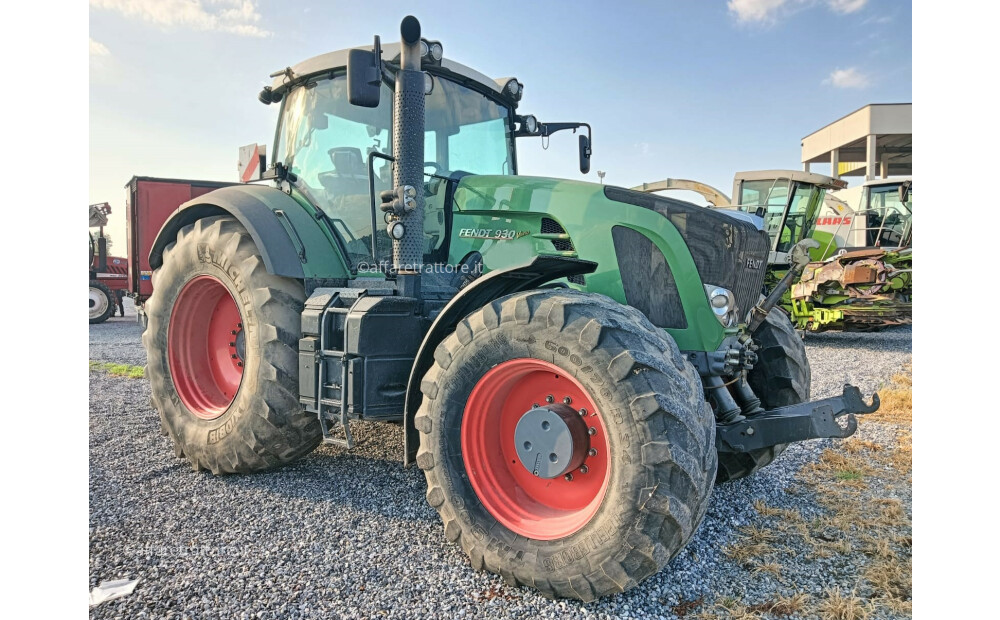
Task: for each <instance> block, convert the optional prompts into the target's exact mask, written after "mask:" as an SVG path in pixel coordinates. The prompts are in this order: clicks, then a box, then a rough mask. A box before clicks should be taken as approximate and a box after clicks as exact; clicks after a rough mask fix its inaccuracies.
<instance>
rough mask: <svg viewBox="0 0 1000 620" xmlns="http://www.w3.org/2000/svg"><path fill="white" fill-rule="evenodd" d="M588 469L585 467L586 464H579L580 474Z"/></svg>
mask: <svg viewBox="0 0 1000 620" xmlns="http://www.w3.org/2000/svg"><path fill="white" fill-rule="evenodd" d="M588 471H590V468H589V467H587V466H586V465H580V473H581V474H585V473H587V472H588Z"/></svg>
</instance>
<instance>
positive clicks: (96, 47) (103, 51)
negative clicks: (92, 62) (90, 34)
mask: <svg viewBox="0 0 1000 620" xmlns="http://www.w3.org/2000/svg"><path fill="white" fill-rule="evenodd" d="M90 55H91V56H110V55H111V52H109V51H108V48H107V47H105V45H104V44H103V43H98V42H97V41H95V40H93V39H90Z"/></svg>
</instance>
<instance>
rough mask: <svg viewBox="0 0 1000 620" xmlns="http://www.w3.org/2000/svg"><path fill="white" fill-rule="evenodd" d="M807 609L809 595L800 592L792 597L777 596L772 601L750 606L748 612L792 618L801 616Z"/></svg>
mask: <svg viewBox="0 0 1000 620" xmlns="http://www.w3.org/2000/svg"><path fill="white" fill-rule="evenodd" d="M808 608H809V595H808V594H802V593H801V592H800V593H798V594H793V595H792V596H778V597H776V598H775V599H774V600H771V601H766V602H763V603H758V604H756V605H751V606H750V607H749V608H748V610H749V611H751V612H757V613H762V614H771V615H774V616H792V615H797V614H801V613H803V612H805V611H806V610H807V609H808Z"/></svg>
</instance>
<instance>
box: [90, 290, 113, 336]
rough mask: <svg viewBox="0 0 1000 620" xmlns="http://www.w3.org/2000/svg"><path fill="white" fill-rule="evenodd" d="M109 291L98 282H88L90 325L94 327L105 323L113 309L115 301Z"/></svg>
mask: <svg viewBox="0 0 1000 620" xmlns="http://www.w3.org/2000/svg"><path fill="white" fill-rule="evenodd" d="M112 295H113V294H112V293H111V289H109V288H108V287H107V286H105V285H104V284H102V283H101V282H98V281H97V280H91V281H90V324H91V325H96V324H98V323H103V322H104V321H107V320H108V318H109V317H110V316H111V313H112V312H114V309H115V305H114V304H115V300H114V297H113V296H112Z"/></svg>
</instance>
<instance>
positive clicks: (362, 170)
mask: <svg viewBox="0 0 1000 620" xmlns="http://www.w3.org/2000/svg"><path fill="white" fill-rule="evenodd" d="M328 152H329V154H330V160H331V161H332V162H333V170H332V171H330V172H321V173H320V174H319V182H320V183H322V184H323V189H325V190H326V191H327V193H329V194H330V196H331V197H332V198H340V197H345V196H359V195H360V196H364V197H365V199H366V200H367V198H368V169H367V168H366V167H365V160H364V158H363V157H362V156H361V149H359V148H357V147H353V146H338V147H335V148H332V149H330V150H329V151H328Z"/></svg>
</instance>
